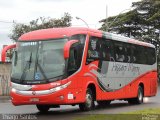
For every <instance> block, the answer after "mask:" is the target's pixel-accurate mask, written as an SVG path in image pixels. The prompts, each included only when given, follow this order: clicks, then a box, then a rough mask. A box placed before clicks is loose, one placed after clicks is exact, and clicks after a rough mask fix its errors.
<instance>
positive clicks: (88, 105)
mask: <svg viewBox="0 0 160 120" xmlns="http://www.w3.org/2000/svg"><path fill="white" fill-rule="evenodd" d="M94 107H95V104H94V97H93V93H92V90H91V89H90V88H88V89H87V91H86V100H85V102H84V103H80V104H79V108H80V110H82V111H89V110H92V109H93V108H94Z"/></svg>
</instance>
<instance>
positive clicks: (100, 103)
mask: <svg viewBox="0 0 160 120" xmlns="http://www.w3.org/2000/svg"><path fill="white" fill-rule="evenodd" d="M97 103H98V106H99V107H105V106H109V105H110V103H111V100H102V101H97Z"/></svg>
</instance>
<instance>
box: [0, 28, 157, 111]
mask: <svg viewBox="0 0 160 120" xmlns="http://www.w3.org/2000/svg"><path fill="white" fill-rule="evenodd" d="M14 47H15V52H14V56H13V60H12V72H11V86H12V88H11V92H10V95H11V101H12V103H13V104H14V105H29V104H35V105H36V106H37V108H38V110H39V111H41V112H47V111H48V110H49V108H51V107H59V106H60V105H76V104H79V107H80V109H81V110H91V109H93V108H94V101H97V103H98V104H99V105H105V104H106V105H107V104H110V102H111V101H113V100H127V101H128V102H129V103H131V104H141V103H143V97H146V96H147V97H151V96H155V95H156V92H157V61H156V53H155V46H154V45H152V44H149V43H145V42H140V41H137V40H134V39H131V38H127V37H122V36H118V35H115V34H111V33H106V32H102V31H99V30H93V29H88V28H74V27H67V28H52V29H43V30H37V31H33V32H29V33H26V34H24V35H22V36H21V37H20V38H19V40H18V41H17V43H16V44H15V45H11V46H7V47H6V48H4V49H3V51H2V61H3V62H4V61H5V56H6V51H7V50H8V49H10V48H14Z"/></svg>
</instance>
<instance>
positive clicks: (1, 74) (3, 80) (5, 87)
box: [0, 63, 11, 96]
mask: <svg viewBox="0 0 160 120" xmlns="http://www.w3.org/2000/svg"><path fill="white" fill-rule="evenodd" d="M10 72H11V63H0V96H8V95H9V91H10Z"/></svg>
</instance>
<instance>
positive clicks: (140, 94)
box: [128, 86, 144, 104]
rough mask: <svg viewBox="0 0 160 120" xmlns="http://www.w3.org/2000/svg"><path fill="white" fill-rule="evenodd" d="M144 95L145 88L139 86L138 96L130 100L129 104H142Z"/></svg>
mask: <svg viewBox="0 0 160 120" xmlns="http://www.w3.org/2000/svg"><path fill="white" fill-rule="evenodd" d="M143 97H144V90H143V88H142V87H141V86H139V87H138V94H137V97H136V98H131V99H129V100H128V103H129V104H142V103H143Z"/></svg>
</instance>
